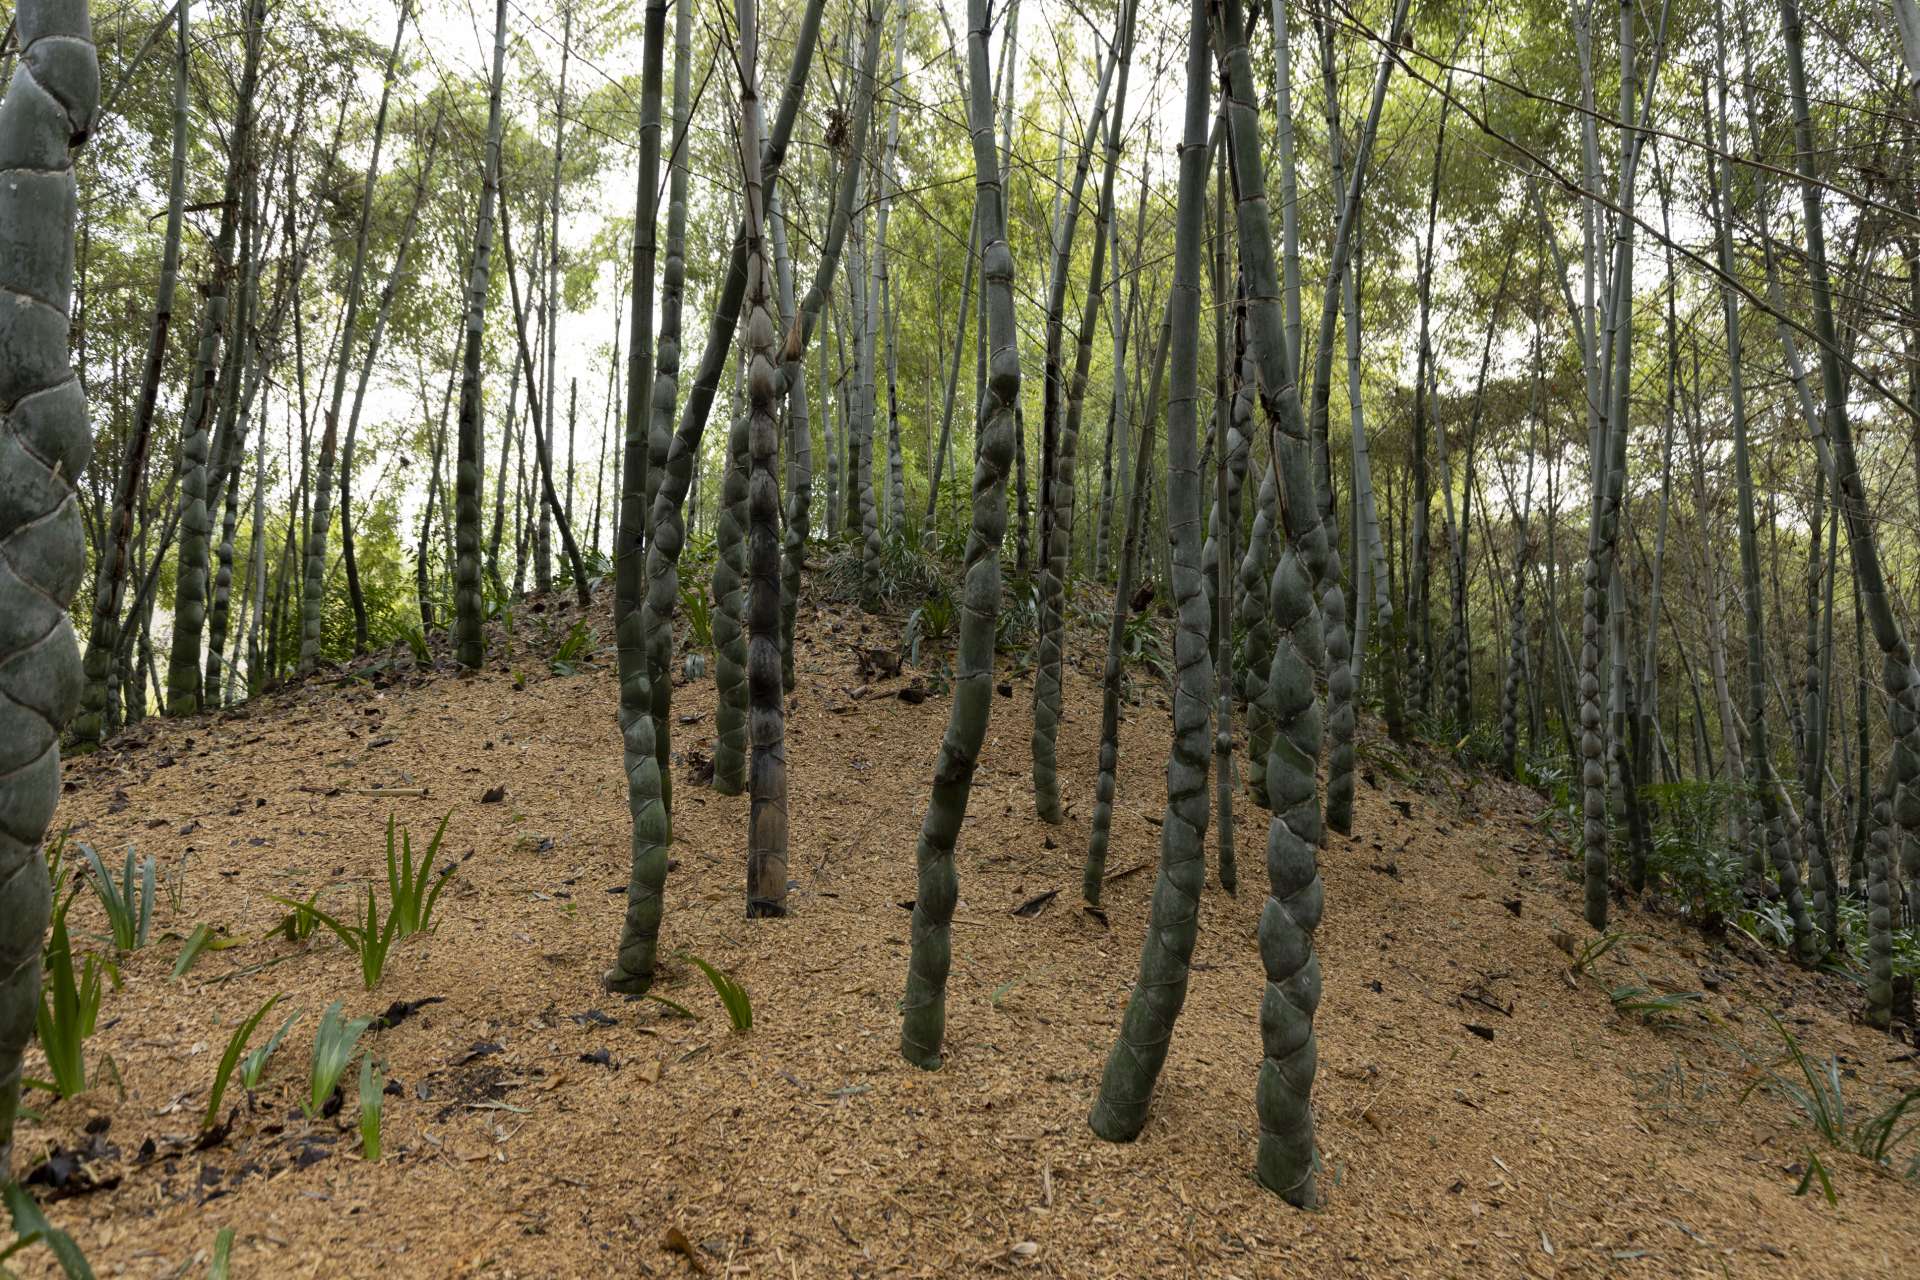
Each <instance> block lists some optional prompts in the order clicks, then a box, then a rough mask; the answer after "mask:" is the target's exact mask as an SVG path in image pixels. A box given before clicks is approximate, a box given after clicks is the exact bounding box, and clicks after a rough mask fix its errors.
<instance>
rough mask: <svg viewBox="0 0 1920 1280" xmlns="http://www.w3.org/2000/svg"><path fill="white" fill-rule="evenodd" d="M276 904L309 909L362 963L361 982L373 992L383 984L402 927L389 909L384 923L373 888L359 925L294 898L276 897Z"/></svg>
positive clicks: (396, 913)
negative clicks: (341, 920) (398, 929)
mask: <svg viewBox="0 0 1920 1280" xmlns="http://www.w3.org/2000/svg"><path fill="white" fill-rule="evenodd" d="M274 901H276V902H281V903H285V904H286V905H287V906H290V907H293V908H295V909H296V910H306V911H310V912H312V913H313V916H314V918H315V919H316V920H318V921H319V922H320V923H321V924H323V925H325V926H326V927H327V929H328V930H329V931H330V932H331V933H332V934H333V935H334V936H335V937H336V938H339V939H340V941H341V942H343V943H345V944H346V947H347V950H349V951H351V952H353V954H354V955H355V956H356V957H357V958H358V959H359V961H360V980H361V981H362V982H364V983H366V988H367V990H369V991H371V990H373V989H374V988H375V987H376V986H378V985H379V984H380V975H381V974H383V973H385V972H386V969H387V952H388V951H389V950H391V949H392V947H393V940H394V938H395V937H397V936H398V935H397V934H396V932H395V930H396V928H397V926H398V924H399V920H400V917H399V913H398V912H396V911H393V910H391V909H390V910H389V911H388V913H387V918H386V920H385V922H384V923H383V922H382V921H381V919H380V903H379V900H378V899H377V898H375V897H374V893H373V886H372V885H368V886H367V907H366V912H365V914H364V915H363V917H362V919H361V922H360V923H359V924H342V923H341V922H340V921H339V920H336V919H335V918H334V917H332V916H330V915H328V914H327V913H326V912H324V911H322V910H321V909H320V908H319V907H316V906H313V905H311V903H310V902H309V903H300V902H295V901H294V900H293V899H291V898H276V899H274Z"/></svg>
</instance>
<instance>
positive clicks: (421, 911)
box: [387, 809, 453, 938]
mask: <svg viewBox="0 0 1920 1280" xmlns="http://www.w3.org/2000/svg"><path fill="white" fill-rule="evenodd" d="M452 819H453V810H451V809H449V810H447V816H446V817H444V818H442V819H440V825H439V826H438V827H437V828H435V829H434V833H433V839H432V840H430V841H428V842H427V851H426V853H425V855H424V856H422V858H421V859H420V865H419V867H418V869H417V870H416V868H415V867H414V863H413V837H412V835H411V834H410V833H409V832H408V831H407V829H406V828H405V827H402V828H400V850H399V854H398V856H396V855H395V852H394V847H393V827H394V823H393V815H391V814H389V815H387V896H388V897H389V898H391V899H392V916H391V919H390V923H392V924H393V925H394V927H395V929H396V930H397V932H396V933H395V934H394V936H395V937H398V938H404V937H406V936H407V935H408V934H413V933H420V932H421V931H423V930H425V929H426V928H427V927H428V926H429V925H430V924H431V923H432V920H433V904H434V903H436V902H438V901H439V900H440V891H441V890H442V889H444V888H446V887H447V880H448V878H449V877H450V876H452V875H453V868H452V867H447V868H445V869H444V870H443V871H442V872H441V873H440V875H439V877H438V878H435V877H434V874H433V860H434V857H435V855H437V854H438V853H439V852H440V841H441V840H442V839H444V838H445V837H446V834H447V823H448V822H450V821H452ZM429 885H431V887H429Z"/></svg>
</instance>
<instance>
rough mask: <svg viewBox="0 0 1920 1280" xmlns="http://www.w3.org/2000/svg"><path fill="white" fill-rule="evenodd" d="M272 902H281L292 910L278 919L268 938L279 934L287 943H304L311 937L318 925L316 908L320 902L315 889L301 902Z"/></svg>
mask: <svg viewBox="0 0 1920 1280" xmlns="http://www.w3.org/2000/svg"><path fill="white" fill-rule="evenodd" d="M274 901H275V902H283V903H285V904H287V905H288V906H290V907H292V908H293V910H291V911H289V912H288V913H287V914H286V915H284V916H282V917H280V923H279V924H277V925H275V926H274V927H273V929H272V930H271V931H270V932H269V933H268V934H267V936H268V937H269V938H271V937H273V936H274V935H275V934H279V935H280V936H282V937H284V938H285V939H286V940H287V941H288V942H305V941H306V940H307V939H308V938H310V937H312V936H313V931H314V929H315V928H316V927H318V925H319V924H320V915H319V912H318V910H317V907H316V904H317V903H318V902H319V901H320V890H318V889H315V890H314V891H313V892H312V893H310V894H308V895H307V897H306V898H305V900H303V901H295V900H293V899H291V898H275V899H274Z"/></svg>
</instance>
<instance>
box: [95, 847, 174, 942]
mask: <svg viewBox="0 0 1920 1280" xmlns="http://www.w3.org/2000/svg"><path fill="white" fill-rule="evenodd" d="M80 853H81V856H83V857H84V858H86V860H87V865H88V866H89V867H90V868H91V869H92V871H93V874H92V876H90V877H89V878H88V881H87V883H89V884H91V885H92V886H93V892H94V896H95V897H97V898H99V899H100V906H101V909H102V910H104V911H105V912H106V913H107V924H108V926H109V927H110V928H111V929H112V930H113V945H114V946H115V947H116V948H118V949H119V950H121V951H138V950H139V949H140V948H141V947H144V946H146V945H147V929H148V927H149V926H151V925H152V923H153V892H154V887H155V884H156V881H157V878H158V874H159V869H158V868H157V867H156V866H155V865H154V862H153V857H152V855H151V854H149V855H148V856H147V857H146V858H143V859H141V861H140V863H139V865H138V867H137V868H136V866H135V864H134V856H133V846H132V845H128V846H127V866H126V871H125V872H124V873H123V874H122V876H121V878H120V881H119V882H118V883H115V881H114V878H113V875H112V873H111V872H109V871H108V870H107V864H106V863H105V862H104V861H102V859H101V857H100V853H99V850H97V849H95V848H94V847H93V846H92V845H86V844H83V845H81V846H80ZM136 874H138V876H139V882H138V884H137V885H136V884H135V880H134V877H135V875H136Z"/></svg>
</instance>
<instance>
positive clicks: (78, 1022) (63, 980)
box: [30, 890, 120, 1098]
mask: <svg viewBox="0 0 1920 1280" xmlns="http://www.w3.org/2000/svg"><path fill="white" fill-rule="evenodd" d="M76 892H77V890H76ZM72 905H73V894H71V893H70V894H68V895H66V897H64V898H62V899H61V900H60V902H59V905H58V906H57V907H55V908H54V912H53V926H52V928H51V930H50V931H49V932H48V935H47V946H46V950H45V952H44V953H43V954H42V957H41V965H42V976H41V980H40V1005H39V1008H38V1010H37V1011H36V1014H35V1018H34V1024H35V1027H36V1029H37V1030H38V1032H39V1036H40V1047H41V1049H42V1050H43V1051H45V1053H46V1055H47V1072H48V1074H49V1075H51V1076H52V1077H53V1079H52V1080H50V1081H47V1080H35V1081H32V1082H30V1083H32V1084H34V1085H35V1086H36V1087H38V1088H42V1089H46V1090H48V1091H49V1092H51V1093H53V1094H55V1095H57V1096H59V1097H62V1098H71V1097H73V1096H74V1095H75V1094H77V1093H80V1092H82V1091H84V1090H85V1089H86V1087H87V1065H86V1053H85V1049H86V1043H87V1040H88V1038H89V1037H91V1036H92V1035H93V1030H94V1024H95V1022H96V1021H97V1020H98V1018H99V1016H100V997H101V996H102V995H103V994H104V988H105V983H106V980H107V979H109V978H110V979H111V980H112V981H113V984H114V985H115V986H116V987H117V986H119V985H120V973H119V970H117V969H115V968H114V966H113V964H112V962H111V961H108V960H103V959H101V958H100V957H99V956H96V955H92V954H88V955H87V956H86V957H85V959H84V960H83V961H82V962H81V965H80V969H79V971H78V972H77V973H76V972H75V969H74V961H73V940H72V938H71V937H70V936H69V935H68V933H67V909H68V908H69V907H71V906H72Z"/></svg>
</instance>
